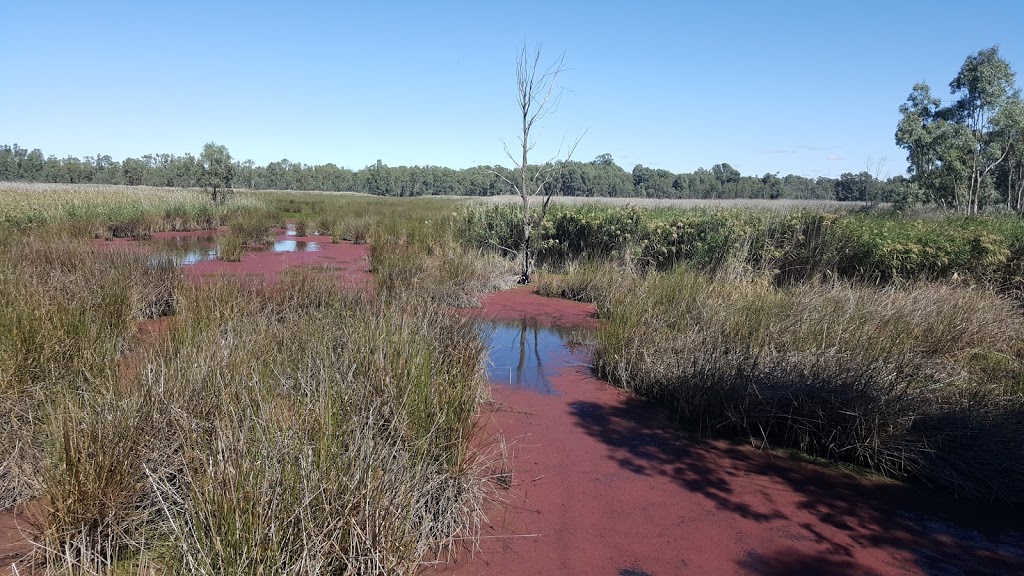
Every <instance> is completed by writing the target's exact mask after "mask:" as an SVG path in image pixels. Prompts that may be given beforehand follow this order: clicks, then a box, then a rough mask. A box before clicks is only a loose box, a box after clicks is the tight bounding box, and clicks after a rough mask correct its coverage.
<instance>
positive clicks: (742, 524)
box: [430, 288, 1024, 576]
mask: <svg viewBox="0 0 1024 576" xmlns="http://www.w3.org/2000/svg"><path fill="white" fill-rule="evenodd" d="M594 312H595V311H594V308H593V307H592V306H589V305H585V304H579V303H575V302H568V301H564V300H556V299H548V298H541V297H539V296H537V295H536V294H532V293H531V292H530V291H529V290H528V289H526V288H518V289H515V290H510V291H506V292H500V293H495V294H491V295H489V296H488V297H486V298H485V299H484V300H483V308H482V309H481V310H480V311H478V312H477V314H479V315H480V316H481V317H483V318H488V319H496V320H514V319H519V318H523V317H529V318H534V319H537V320H540V321H542V322H548V323H550V324H552V325H560V326H565V327H571V326H593V325H594V323H595V322H596V320H595V319H594ZM554 381H555V384H556V386H557V388H558V392H559V394H558V395H541V394H536V393H531V392H529V391H524V390H514V389H509V388H507V387H505V386H495V388H494V397H495V400H496V401H497V402H496V405H497V406H499V408H497V409H495V410H494V411H493V412H491V413H488V414H487V415H486V416H485V418H486V423H485V428H484V429H485V434H484V435H483V437H484V438H486V439H494V438H498V437H499V436H501V437H504V438H505V441H506V442H507V443H509V445H510V447H511V451H510V452H511V455H512V460H513V464H514V473H513V485H512V487H511V489H510V490H507V491H502V490H500V489H499V490H498V492H497V493H498V495H499V496H500V497H501V498H502V499H503V500H504V501H503V502H493V503H491V504H490V506H489V508H488V511H489V521H488V523H487V525H486V526H485V528H484V530H483V534H482V536H483V538H482V539H481V543H480V547H479V549H478V550H476V551H463V553H462V558H461V559H460V560H459V561H458V562H456V563H454V564H449V565H446V566H438V567H434V568H431V569H430V570H431V571H433V572H440V573H444V574H452V575H476V574H494V575H508V576H517V575H535V574H560V575H581V576H582V575H588V576H590V575H609V576H642V575H644V574H649V575H654V576H661V575H673V574H760V575H769V576H782V575H799V574H807V575H811V574H828V575H842V576H846V575H849V576H853V575H861V574H922V575H934V574H1024V534H1022V532H1021V531H1020V530H1021V524H1020V522H1019V520H1018V519H1017V518H1016V517H1015V516H1013V514H1012V511H1005V510H1004V511H1000V510H996V509H992V508H990V507H983V506H973V505H970V504H962V505H950V504H949V503H948V498H945V497H940V496H935V495H932V496H928V495H926V493H925V491H924V490H922V489H920V488H916V487H912V486H908V485H904V484H898V483H893V482H886V481H880V480H877V479H869V478H865V477H862V476H857V475H854V474H852V473H849V472H843V471H841V470H838V469H836V468H832V467H822V466H817V465H814V464H811V463H808V462H806V461H804V460H801V459H799V458H796V457H792V456H788V455H785V454H781V453H778V452H772V451H768V450H757V449H755V448H754V447H752V446H750V445H745V444H736V443H731V442H726V441H710V440H704V439H700V438H697V437H695V436H690V435H686V434H683V433H679V432H677V431H676V430H677V429H678V427H677V426H675V425H674V424H673V423H672V422H671V421H670V418H669V416H668V415H667V414H666V412H665V411H664V410H663V409H661V408H660V407H658V406H655V405H653V404H651V403H649V402H646V401H644V400H641V399H638V398H636V397H634V396H632V395H630V394H628V393H626V392H623V391H621V390H618V389H615V388H613V387H611V386H609V385H608V384H606V383H604V382H602V381H600V380H598V379H596V378H594V377H593V376H592V375H591V373H590V370H589V368H588V367H587V366H585V365H579V363H574V364H570V365H566V366H565V367H564V368H563V369H562V370H561V371H560V372H559V373H558V375H557V376H555V377H554ZM486 441H487V440H485V442H486ZM471 552H472V554H471Z"/></svg>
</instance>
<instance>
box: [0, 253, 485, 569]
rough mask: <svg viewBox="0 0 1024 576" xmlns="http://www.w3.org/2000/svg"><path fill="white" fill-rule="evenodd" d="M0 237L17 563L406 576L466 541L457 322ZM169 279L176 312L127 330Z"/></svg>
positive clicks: (3, 369)
mask: <svg viewBox="0 0 1024 576" xmlns="http://www.w3.org/2000/svg"><path fill="white" fill-rule="evenodd" d="M0 242H2V243H3V248H4V250H3V252H2V256H0V294H2V296H3V298H4V301H5V306H4V307H2V308H0V330H3V332H4V333H5V334H10V335H11V336H10V337H6V338H4V339H2V340H0V387H2V393H0V406H2V409H3V410H4V413H5V414H9V415H10V417H9V418H5V419H4V420H3V422H0V450H2V452H0V497H2V498H3V500H2V502H0V507H2V508H4V509H6V508H8V507H10V506H13V505H15V504H17V503H22V502H26V501H29V500H34V501H35V502H36V504H37V508H38V509H39V514H38V518H37V523H38V525H39V528H40V530H39V532H38V534H36V535H35V543H36V554H35V556H34V558H33V559H31V561H32V562H34V564H33V566H29V568H37V569H38V570H41V571H42V570H45V571H48V572H66V573H107V574H114V573H124V572H126V571H131V572H134V571H137V570H150V571H154V570H155V571H157V572H160V573H173V574H180V573H184V574H227V573H230V574H281V573H292V574H314V573H315V574H322V573H334V574H356V573H358V574H413V573H415V572H416V571H417V570H418V568H419V567H420V566H421V565H422V563H423V562H427V561H430V560H431V559H433V558H437V557H438V556H442V557H443V556H444V555H445V554H447V553H449V552H450V551H451V550H452V549H453V546H454V543H455V542H456V541H457V540H461V539H464V538H472V537H473V536H474V535H475V534H476V530H477V528H478V526H479V522H480V518H481V512H480V503H481V499H482V490H483V477H484V475H485V474H484V472H483V466H482V465H481V464H480V463H478V462H477V459H476V458H477V457H476V456H475V455H474V453H472V452H471V451H470V448H469V437H470V435H471V434H472V430H473V422H474V418H473V416H474V413H475V411H476V406H477V402H478V400H479V399H480V398H481V396H482V394H483V392H482V390H483V386H482V383H483V376H482V372H481V366H482V359H483V355H484V353H485V350H484V346H483V343H482V342H481V340H480V337H479V335H478V333H477V332H476V330H475V328H474V327H473V326H472V324H471V323H470V322H469V321H467V320H464V319H461V318H459V317H457V316H454V315H452V314H450V313H448V311H447V309H446V308H444V307H442V306H440V305H437V304H434V303H429V302H428V303H426V304H424V303H423V302H422V301H417V300H415V299H414V298H398V297H396V298H390V299H386V300H385V299H372V298H366V297H363V296H361V295H358V294H353V293H348V292H345V291H343V290H342V289H340V288H339V287H338V286H337V285H336V283H335V282H334V280H333V278H329V277H326V276H325V275H322V274H300V275H292V276H287V277H285V278H284V279H283V280H282V281H281V282H280V283H278V284H273V285H268V284H262V283H254V282H246V281H243V280H232V281H221V282H210V283H203V284H202V285H197V286H190V285H186V284H182V283H180V282H179V278H180V271H179V270H178V269H177V268H174V267H173V266H169V265H166V264H165V263H162V262H160V263H156V262H154V261H152V260H151V259H150V258H149V257H148V256H147V255H145V254H141V253H137V252H123V253H122V252H112V251H109V250H101V249H96V248H93V247H91V246H90V245H88V244H87V243H83V242H77V243H74V242H73V243H68V242H67V241H66V239H64V238H57V239H43V238H39V237H29V238H22V237H16V236H0ZM165 285H167V286H170V287H171V291H170V294H172V296H173V298H172V299H171V302H172V304H173V308H172V310H173V312H174V313H175V316H174V318H173V319H171V321H169V322H164V323H161V326H163V329H156V328H151V329H147V331H148V333H149V335H147V336H146V337H145V338H142V337H141V336H140V334H139V332H138V329H137V326H136V323H137V322H138V321H139V320H140V319H142V318H146V317H149V316H153V315H154V314H153V313H151V312H149V311H151V310H155V309H156V308H155V307H153V306H150V305H146V303H147V302H151V301H156V300H160V299H162V298H165V292H163V291H162V288H161V290H156V288H158V287H162V286H165ZM125 287H130V289H127V290H126V289H125Z"/></svg>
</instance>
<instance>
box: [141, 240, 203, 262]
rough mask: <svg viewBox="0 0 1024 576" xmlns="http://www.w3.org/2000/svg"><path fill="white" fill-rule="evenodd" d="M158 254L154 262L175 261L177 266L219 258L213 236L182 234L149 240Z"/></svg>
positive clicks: (154, 257)
mask: <svg viewBox="0 0 1024 576" xmlns="http://www.w3.org/2000/svg"><path fill="white" fill-rule="evenodd" d="M148 242H150V243H151V244H152V245H153V247H154V248H156V250H157V252H158V253H157V254H156V255H154V256H153V262H154V263H155V262H167V261H170V262H173V263H174V264H175V265H177V266H191V265H193V264H198V263H199V262H204V261H207V260H216V259H217V246H216V244H215V238H214V237H213V236H180V237H173V238H159V239H153V240H149V241H148Z"/></svg>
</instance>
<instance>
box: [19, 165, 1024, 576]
mask: <svg viewBox="0 0 1024 576" xmlns="http://www.w3.org/2000/svg"><path fill="white" fill-rule="evenodd" d="M0 195H2V197H3V198H2V200H3V201H2V202H0V221H2V229H0V298H2V301H3V303H4V305H3V306H2V307H0V333H2V334H3V338H2V339H0V403H2V404H0V411H2V413H4V414H9V415H10V417H9V418H5V419H4V420H3V422H0V509H2V510H10V509H18V510H28V511H30V512H31V516H32V521H33V523H34V525H35V527H36V528H35V531H34V533H33V534H34V536H33V538H34V545H35V548H34V550H35V552H34V554H33V555H32V557H31V558H27V559H24V560H23V562H24V565H25V566H29V565H31V566H35V567H36V568H37V569H40V570H43V569H45V570H46V571H47V572H48V573H68V574H84V573H108V574H118V573H128V572H133V571H146V570H156V571H158V572H161V573H193V574H215V573H233V574H281V573H289V574H314V573H317V574H322V573H331V574H396V573H405V574H411V573H414V572H416V571H417V570H418V569H419V567H421V566H422V565H423V564H424V563H429V562H432V561H435V560H440V561H444V560H446V559H447V558H449V554H450V553H452V552H453V550H454V549H455V548H456V547H458V546H460V545H462V544H464V543H465V542H466V541H471V539H472V538H473V537H474V535H475V534H476V530H477V528H478V527H479V525H480V523H481V521H482V510H483V502H484V500H485V495H486V494H487V493H489V491H491V490H494V489H496V488H498V489H500V488H501V486H500V484H501V481H502V480H501V479H504V478H507V476H506V475H507V474H508V473H509V472H508V470H507V469H506V468H505V466H504V465H503V464H502V463H501V462H497V463H496V462H492V461H491V460H490V459H489V457H488V456H486V455H485V454H483V453H481V452H480V451H478V450H477V449H475V448H474V445H473V443H472V441H471V440H472V438H473V434H474V430H475V422H476V415H477V414H478V413H479V411H480V410H481V402H482V401H484V400H485V399H486V397H487V388H486V386H485V384H486V382H485V380H486V376H485V358H486V355H487V349H486V346H485V344H484V341H483V340H482V337H481V331H480V330H479V329H478V328H477V327H476V326H475V325H474V323H473V322H472V321H471V320H468V319H466V318H465V317H463V316H460V315H456V314H452V313H451V309H450V306H472V305H474V304H475V302H476V299H477V298H478V297H479V296H480V295H481V294H483V293H486V292H488V291H493V290H498V289H501V288H504V287H508V286H510V285H511V284H513V283H514V282H515V280H516V278H517V276H518V270H517V265H516V262H515V261H514V260H513V258H512V255H514V253H515V247H516V246H517V242H518V241H519V239H518V237H517V234H520V233H521V231H522V225H521V224H522V215H521V214H518V213H517V210H521V208H520V207H517V206H513V205H487V204H474V203H467V202H453V201H451V200H437V199H416V200H399V199H382V198H371V197H360V196H329V195H289V194H285V193H269V192H262V193H255V192H254V193H236V194H234V195H231V196H230V197H229V198H228V199H227V200H226V201H225V202H219V201H218V202H217V203H213V202H211V201H210V199H209V197H208V195H203V194H201V193H198V192H190V191H182V190H170V189H154V190H145V189H138V188H132V189H125V188H109V187H104V188H95V187H87V188H74V187H71V188H68V187H57V188H43V187H40V186H38V185H31V186H26V185H3V186H2V187H0ZM287 223H291V224H293V225H294V228H295V233H296V235H299V233H300V231H301V232H302V235H303V236H306V237H309V236H312V235H314V234H315V235H317V238H316V240H317V242H320V243H322V244H323V245H327V244H330V243H332V242H346V243H355V244H368V245H369V246H368V254H369V264H368V265H369V268H370V270H371V272H372V274H373V287H372V290H370V291H366V290H359V289H353V288H350V287H349V288H346V287H344V286H342V285H340V284H339V283H338V282H337V281H336V280H335V279H334V278H333V277H331V276H330V275H326V274H319V273H317V272H316V270H313V269H309V270H292V271H289V272H288V273H287V274H282V275H281V276H280V277H279V278H276V279H275V281H274V282H265V281H262V280H259V279H252V278H241V277H235V276H232V275H231V274H230V273H229V274H225V275H222V276H218V277H216V278H214V279H212V280H210V279H207V280H206V281H203V282H194V281H192V279H191V278H190V276H189V275H188V274H186V272H185V271H183V269H182V268H181V267H179V266H178V265H177V264H178V263H177V262H176V261H175V260H173V259H167V258H164V259H160V258H157V259H154V258H153V257H152V254H151V252H149V251H147V249H140V247H141V248H145V247H146V246H150V245H149V244H147V241H146V240H144V239H145V238H146V237H147V236H150V235H152V234H153V233H157V232H161V231H172V230H173V231H178V230H211V233H210V235H211V236H212V237H213V238H215V239H216V243H217V245H218V246H219V251H220V252H219V254H220V257H221V258H222V259H224V260H227V261H231V260H239V259H240V260H243V261H244V260H246V259H247V258H250V257H251V256H252V254H253V253H254V251H256V250H259V249H261V247H263V246H265V245H267V243H268V242H273V240H274V230H275V229H278V230H279V229H280V227H281V226H283V225H285V224H287ZM297 237H299V236H297ZM108 238H130V239H132V240H130V241H110V240H106V239H108ZM535 246H536V247H537V252H536V258H537V261H536V263H537V265H538V270H539V272H538V276H537V282H536V285H537V289H538V290H539V291H540V292H541V293H542V294H546V295H550V296H555V297H562V298H571V299H576V300H584V301H589V302H595V303H596V304H597V306H598V314H599V317H600V326H599V328H598V329H597V332H596V335H595V336H594V341H595V344H594V350H593V360H592V361H593V362H594V364H595V367H596V371H597V372H598V374H600V375H601V376H602V377H604V378H606V379H607V380H608V381H609V382H611V383H612V384H614V385H616V386H620V387H622V388H625V389H627V390H630V391H632V392H633V393H635V394H637V395H640V396H643V397H646V398H649V399H652V400H654V401H656V402H659V403H662V404H664V405H665V406H667V407H668V408H669V409H670V410H671V412H672V414H673V415H674V417H675V419H676V420H677V422H678V423H679V424H680V425H681V426H683V427H686V428H689V429H693V430H696V431H698V432H699V433H701V434H707V435H713V436H728V437H740V438H749V439H753V440H755V441H756V442H758V443H761V444H764V445H766V446H770V447H782V446H786V447H793V448H797V449H800V450H803V451H805V452H807V453H811V454H814V455H818V456H823V457H825V458H829V459H834V460H841V461H847V462H851V463H854V464H856V465H859V466H864V467H867V468H870V469H873V470H876V471H878V472H881V473H883V474H886V475H889V476H892V477H895V478H900V479H911V480H915V481H919V482H923V483H925V484H928V485H931V486H933V487H935V488H938V489H941V490H943V491H947V492H949V493H950V494H954V495H956V496H957V497H969V498H978V499H983V500H997V501H1005V502H1020V500H1021V496H1020V495H1021V494H1022V488H1024V424H1022V423H1024V363H1022V358H1024V317H1022V312H1021V301H1022V298H1021V289H1022V286H1024V284H1022V282H1024V274H1022V268H1021V266H1022V262H1024V222H1022V221H1021V220H1019V219H1017V218H1015V217H1008V216H1007V217H971V218H964V217H962V216H954V215H949V214H919V215H913V214H908V213H905V212H904V213H897V212H893V211H888V210H878V209H876V210H875V211H849V210H845V209H844V210H842V211H827V210H822V209H814V208H807V207H803V208H799V209H794V210H760V209H756V208H717V207H700V208H686V209H682V208H657V209H643V208H638V207H609V206H595V205H553V206H552V207H551V208H550V211H549V213H548V215H547V217H546V218H545V219H544V222H543V225H542V227H541V228H540V229H539V230H538V232H537V238H536V239H535ZM524 326H525V324H524ZM495 470H498V471H500V474H498V476H500V478H498V481H495V479H494V476H495V474H496V472H495Z"/></svg>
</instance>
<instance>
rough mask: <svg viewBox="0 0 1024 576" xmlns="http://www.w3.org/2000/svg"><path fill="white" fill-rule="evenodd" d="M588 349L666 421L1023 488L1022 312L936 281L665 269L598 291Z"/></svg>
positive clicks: (941, 476) (881, 465) (945, 479)
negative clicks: (767, 278)
mask: <svg viewBox="0 0 1024 576" xmlns="http://www.w3.org/2000/svg"><path fill="white" fill-rule="evenodd" d="M600 313H601V315H602V317H604V318H605V319H606V320H605V323H604V324H603V325H602V327H601V329H600V331H599V335H598V345H597V349H596V352H595V361H596V365H597V367H598V371H599V373H600V374H601V375H602V376H604V377H606V378H607V379H608V380H609V381H610V382H612V383H614V384H616V385H618V386H621V387H624V388H627V389H629V390H632V391H634V392H636V393H637V394H640V395H642V396H645V397H649V398H653V399H657V400H659V401H662V402H664V403H666V404H668V405H669V406H671V407H672V409H673V410H674V411H675V413H676V414H677V416H678V418H679V420H680V422H682V423H683V424H685V425H686V426H688V427H691V428H694V429H696V430H700V431H704V432H707V433H714V434H726V435H734V434H740V435H744V436H750V437H753V438H756V439H760V440H765V441H767V442H769V443H770V444H776V445H786V446H794V447H797V448H800V449H801V450H804V451H806V452H809V453H812V454H818V455H821V456H825V457H828V458H833V459H837V460H845V461H850V462H854V463H857V464H859V465H863V466H867V467H870V468H872V469H875V470H878V471H880V472H883V473H886V474H889V475H892V476H895V477H915V478H918V479H920V480H922V481H924V482H926V483H929V484H932V485H934V486H938V487H941V488H943V489H946V490H949V491H952V492H954V493H957V494H961V495H965V496H969V497H974V498H982V499H992V500H1003V501H1020V499H1021V494H1022V493H1024V491H1022V490H1024V387H1022V383H1024V362H1022V358H1024V318H1022V317H1021V315H1020V314H1019V312H1018V311H1017V310H1016V309H1015V308H1014V306H1013V305H1012V304H1011V303H1010V302H1009V301H1007V300H1005V299H1003V298H1001V297H999V296H995V295H993V294H991V293H988V292H985V291H981V290H972V289H966V288H959V287H952V286H943V285H937V284H915V285H912V286H909V287H905V288H889V289H885V290H879V289H876V288H869V287H856V286H848V285H834V286H833V285H821V284H814V285H807V284H803V285H796V286H791V287H788V288H784V289H777V288H774V287H772V286H770V285H765V284H763V283H758V282H752V281H746V282H744V281H738V280H737V279H735V278H732V279H731V281H729V282H723V281H722V280H721V279H716V278H714V277H710V276H707V275H702V274H698V273H694V272H690V271H686V270H682V269H681V270H679V271H677V272H674V273H672V274H670V275H655V276H652V277H650V278H648V279H646V280H643V281H638V282H636V283H635V285H634V289H633V290H629V291H623V290H620V291H618V292H616V293H614V294H612V295H611V296H610V297H609V298H608V299H607V300H606V302H605V303H604V304H603V305H602V309H601V311H600Z"/></svg>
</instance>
